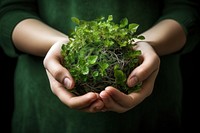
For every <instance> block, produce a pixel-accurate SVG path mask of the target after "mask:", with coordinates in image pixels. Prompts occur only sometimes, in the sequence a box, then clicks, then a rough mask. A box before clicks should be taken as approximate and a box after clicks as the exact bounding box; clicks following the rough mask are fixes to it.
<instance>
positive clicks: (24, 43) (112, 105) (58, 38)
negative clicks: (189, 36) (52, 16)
mask: <svg viewBox="0 0 200 133" xmlns="http://www.w3.org/2000/svg"><path fill="white" fill-rule="evenodd" d="M142 35H143V36H145V40H143V41H138V42H136V43H137V45H136V46H134V47H133V49H138V50H141V51H142V55H141V65H140V66H138V67H137V68H136V69H134V70H133V71H132V73H131V74H130V75H129V77H128V80H127V85H128V86H130V87H131V86H134V85H135V84H137V83H138V82H141V81H142V82H143V85H142V88H141V90H140V91H139V92H133V93H131V94H129V95H126V94H124V93H122V92H120V91H118V90H117V89H116V88H114V87H112V86H108V87H106V88H105V90H104V91H102V92H101V93H99V94H97V93H93V92H89V93H87V94H85V95H82V96H75V95H74V94H72V93H70V92H69V91H67V89H73V87H74V85H75V82H74V80H73V78H72V76H71V75H70V73H69V71H68V70H67V69H66V68H64V67H63V66H62V56H61V55H60V47H61V45H62V44H63V43H67V42H68V36H67V35H65V34H63V33H61V32H59V31H57V30H55V29H53V28H51V27H49V26H48V25H46V24H44V23H43V22H41V21H39V20H35V19H26V20H23V21H21V22H20V23H18V24H17V26H16V27H15V29H14V31H13V34H12V37H13V42H14V45H15V47H16V48H17V49H18V50H20V51H22V52H25V53H28V54H32V55H36V56H41V57H44V61H43V65H44V67H45V69H46V73H47V76H48V78H49V82H50V86H51V90H52V92H53V93H54V94H55V95H56V96H57V97H58V98H59V99H60V100H61V101H62V102H63V104H65V105H67V106H69V107H70V108H73V109H77V110H81V111H85V112H99V111H103V112H104V111H114V112H118V113H123V112H126V111H128V110H130V109H131V108H134V107H135V106H137V105H138V104H139V103H141V102H142V101H143V100H145V98H146V97H148V96H149V95H151V93H152V92H153V88H154V83H155V79H156V77H157V74H158V72H159V67H160V58H159V57H160V56H163V55H167V54H171V53H174V52H176V51H179V50H180V49H181V48H182V47H183V46H184V44H185V42H186V35H185V32H184V31H183V29H182V27H181V26H180V24H178V23H177V22H176V21H174V20H170V19H168V20H163V21H161V22H159V23H157V24H156V25H155V26H153V27H152V28H150V29H149V30H147V31H146V32H144V33H142ZM66 88H67V89H66Z"/></svg>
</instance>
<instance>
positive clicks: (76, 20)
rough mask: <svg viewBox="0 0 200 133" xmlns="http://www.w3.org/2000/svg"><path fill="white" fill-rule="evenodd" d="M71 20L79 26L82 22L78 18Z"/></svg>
mask: <svg viewBox="0 0 200 133" xmlns="http://www.w3.org/2000/svg"><path fill="white" fill-rule="evenodd" d="M71 20H72V21H73V22H74V23H75V24H77V25H79V24H80V20H79V19H78V18H76V17H72V18H71Z"/></svg>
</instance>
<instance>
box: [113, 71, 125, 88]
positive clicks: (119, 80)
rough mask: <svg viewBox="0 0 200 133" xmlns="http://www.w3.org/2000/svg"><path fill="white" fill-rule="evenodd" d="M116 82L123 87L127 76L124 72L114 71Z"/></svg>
mask: <svg viewBox="0 0 200 133" xmlns="http://www.w3.org/2000/svg"><path fill="white" fill-rule="evenodd" d="M114 76H115V81H116V83H117V84H120V85H123V84H124V83H125V81H126V75H125V74H124V73H123V71H122V70H114Z"/></svg>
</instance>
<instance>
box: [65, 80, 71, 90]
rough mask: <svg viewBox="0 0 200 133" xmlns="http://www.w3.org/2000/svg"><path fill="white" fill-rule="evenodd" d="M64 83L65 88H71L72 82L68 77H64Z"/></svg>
mask: <svg viewBox="0 0 200 133" xmlns="http://www.w3.org/2000/svg"><path fill="white" fill-rule="evenodd" d="M64 85H65V87H66V88H67V89H71V86H72V82H71V80H69V78H65V79H64Z"/></svg>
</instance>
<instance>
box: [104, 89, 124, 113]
mask: <svg viewBox="0 0 200 133" xmlns="http://www.w3.org/2000/svg"><path fill="white" fill-rule="evenodd" d="M108 88H109V87H107V88H106V89H105V90H104V91H102V92H101V93H100V97H101V99H102V101H103V102H104V104H105V107H104V108H103V109H102V111H103V112H104V111H115V112H118V113H121V112H124V111H126V109H125V108H124V107H123V106H121V105H119V104H118V101H115V100H114V99H113V98H112V96H111V95H110V94H109V90H107V89H108Z"/></svg>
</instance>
